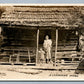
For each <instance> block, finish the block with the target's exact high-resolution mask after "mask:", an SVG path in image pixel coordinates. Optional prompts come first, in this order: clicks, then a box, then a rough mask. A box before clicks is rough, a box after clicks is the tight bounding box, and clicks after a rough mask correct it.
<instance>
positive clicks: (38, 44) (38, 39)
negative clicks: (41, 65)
mask: <svg viewBox="0 0 84 84" xmlns="http://www.w3.org/2000/svg"><path fill="white" fill-rule="evenodd" d="M38 47H39V29H38V30H37V49H36V65H37V61H38Z"/></svg>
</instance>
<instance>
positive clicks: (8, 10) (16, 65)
mask: <svg viewBox="0 0 84 84" xmlns="http://www.w3.org/2000/svg"><path fill="white" fill-rule="evenodd" d="M0 80H51V81H53V80H77V81H78V80H84V5H68V4H67V5H57V4H56V5H55V4H53V5H50V4H47V5H45V4H37V5H36V4H30V5H29V4H28V5H27V4H26V5H22V4H18V5H16V4H10V5H7V4H6V5H2V4H0Z"/></svg>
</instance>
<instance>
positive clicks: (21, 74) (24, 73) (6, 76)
mask: <svg viewBox="0 0 84 84" xmlns="http://www.w3.org/2000/svg"><path fill="white" fill-rule="evenodd" d="M0 79H1V80H10V79H11V80H38V79H40V80H60V79H61V80H66V79H72V80H74V79H77V80H79V79H84V74H75V71H74V70H69V71H68V70H62V71H59V70H40V69H36V67H34V66H21V65H0Z"/></svg>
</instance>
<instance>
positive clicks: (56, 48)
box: [55, 29, 58, 66]
mask: <svg viewBox="0 0 84 84" xmlns="http://www.w3.org/2000/svg"><path fill="white" fill-rule="evenodd" d="M57 46H58V29H56V46H55V66H56V60H57V59H56V58H57Z"/></svg>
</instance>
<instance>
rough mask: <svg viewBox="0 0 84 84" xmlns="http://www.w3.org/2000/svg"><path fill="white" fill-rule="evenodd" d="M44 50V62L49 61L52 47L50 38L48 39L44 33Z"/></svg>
mask: <svg viewBox="0 0 84 84" xmlns="http://www.w3.org/2000/svg"><path fill="white" fill-rule="evenodd" d="M43 47H44V50H45V52H46V63H49V62H51V47H52V40H51V39H49V36H48V35H46V37H45V40H44V43H43Z"/></svg>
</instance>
